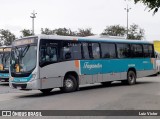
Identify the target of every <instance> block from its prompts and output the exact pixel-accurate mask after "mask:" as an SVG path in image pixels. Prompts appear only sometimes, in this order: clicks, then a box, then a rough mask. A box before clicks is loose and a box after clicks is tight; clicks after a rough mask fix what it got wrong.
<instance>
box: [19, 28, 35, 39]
mask: <svg viewBox="0 0 160 119" xmlns="http://www.w3.org/2000/svg"><path fill="white" fill-rule="evenodd" d="M21 33H22V36H21V37H26V36H32V31H31V30H29V29H23V30H22V31H21Z"/></svg>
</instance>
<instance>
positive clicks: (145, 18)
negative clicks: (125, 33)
mask: <svg viewBox="0 0 160 119" xmlns="http://www.w3.org/2000/svg"><path fill="white" fill-rule="evenodd" d="M127 4H128V6H129V7H130V8H131V10H130V11H129V25H132V24H137V25H139V26H140V27H141V28H143V29H144V30H145V39H144V40H150V41H152V40H160V11H159V12H158V13H156V14H155V15H153V11H150V12H149V8H147V7H146V6H145V5H143V4H142V3H138V4H134V1H133V0H130V1H129V2H126V1H125V0H0V29H8V30H10V31H11V32H12V33H14V34H15V35H16V37H20V36H21V32H20V31H21V30H23V29H30V30H31V29H32V19H31V18H30V16H31V13H32V12H33V10H34V11H35V12H36V13H37V14H36V18H35V34H40V30H41V28H50V29H55V28H64V27H66V28H70V29H71V30H73V31H76V30H78V28H83V29H85V28H92V32H93V33H94V34H97V35H98V34H100V33H102V32H103V30H104V29H105V28H106V26H110V25H121V26H124V27H126V25H127V12H126V11H125V10H124V8H126V6H127Z"/></svg>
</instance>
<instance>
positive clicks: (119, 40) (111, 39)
mask: <svg viewBox="0 0 160 119" xmlns="http://www.w3.org/2000/svg"><path fill="white" fill-rule="evenodd" d="M33 37H38V38H39V39H57V40H62V39H63V40H74V41H86V42H88V41H93V42H94V41H96V42H113V43H138V44H153V43H151V42H149V41H144V40H128V39H125V38H122V37H121V38H118V37H94V36H93V37H77V36H60V35H44V34H41V35H36V36H29V37H24V38H33ZM22 39H23V38H22Z"/></svg>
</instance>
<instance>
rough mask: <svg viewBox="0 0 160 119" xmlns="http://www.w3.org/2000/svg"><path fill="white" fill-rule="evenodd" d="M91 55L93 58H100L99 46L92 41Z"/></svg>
mask: <svg viewBox="0 0 160 119" xmlns="http://www.w3.org/2000/svg"><path fill="white" fill-rule="evenodd" d="M92 56H93V58H94V59H99V58H100V48H99V44H98V43H92Z"/></svg>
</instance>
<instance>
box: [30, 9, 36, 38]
mask: <svg viewBox="0 0 160 119" xmlns="http://www.w3.org/2000/svg"><path fill="white" fill-rule="evenodd" d="M31 14H32V16H30V17H31V18H32V35H34V18H36V14H37V13H35V12H34V11H33V13H31Z"/></svg>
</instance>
